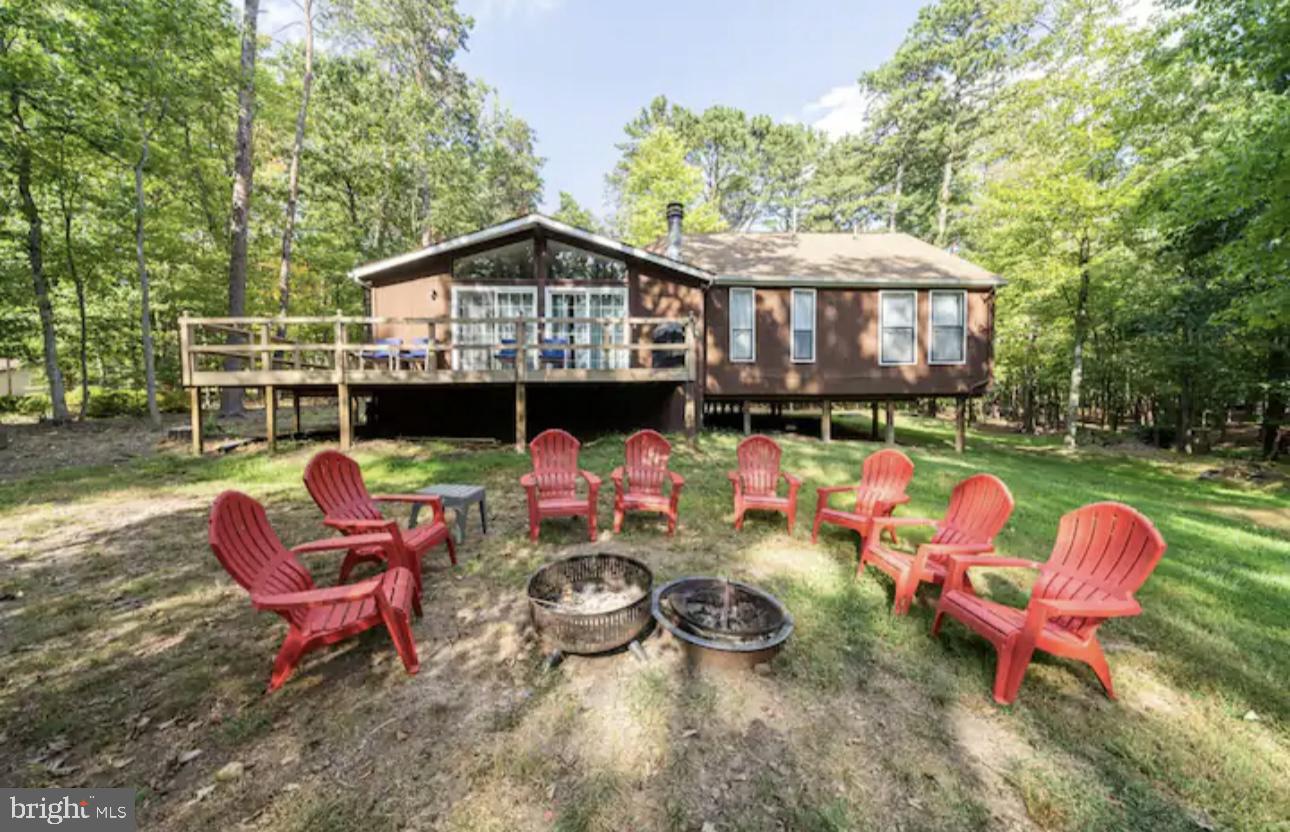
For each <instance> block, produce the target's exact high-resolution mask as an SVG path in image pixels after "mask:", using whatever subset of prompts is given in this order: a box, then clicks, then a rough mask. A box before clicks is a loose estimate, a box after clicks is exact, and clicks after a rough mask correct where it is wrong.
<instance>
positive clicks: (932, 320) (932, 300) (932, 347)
mask: <svg viewBox="0 0 1290 832" xmlns="http://www.w3.org/2000/svg"><path fill="white" fill-rule="evenodd" d="M937 295H959V296H960V297H961V298H962V299H963V301H962V304H961V305H960V306H959V310H960V311H961V312H962V314H963V320H962V323H961V324H960V325H959V328H960V329H962V330H963V346H962V351H961V352H960V353H959V355H960V356H962V358H960V359H959V360H958V361H945V360H938V359H936V358H934V357H933V356H934V353H935V352H936V314H935V312H934V310H935V308H936V296H937ZM967 304H968V299H967V292H966V291H964V290H962V289H933V290H932V291H930V292H928V293H927V333H928V339H927V363H928V364H932V365H939V366H951V367H952V366H958V365H962V364H966V363H967V333H968V306H967Z"/></svg>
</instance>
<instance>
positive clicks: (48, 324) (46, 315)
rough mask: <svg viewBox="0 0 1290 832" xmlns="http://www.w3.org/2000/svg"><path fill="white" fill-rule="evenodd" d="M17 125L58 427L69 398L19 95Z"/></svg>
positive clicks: (30, 251)
mask: <svg viewBox="0 0 1290 832" xmlns="http://www.w3.org/2000/svg"><path fill="white" fill-rule="evenodd" d="M9 101H10V105H11V107H12V114H13V119H14V122H15V123H16V124H17V127H18V132H19V133H21V134H23V135H20V136H19V137H18V141H17V142H15V159H14V167H15V168H16V169H17V172H18V195H19V197H20V198H21V200H22V208H21V210H22V214H23V217H24V218H25V219H26V220H27V262H28V263H29V264H30V266H31V284H32V288H33V289H35V292H36V309H37V310H38V311H39V313H40V330H41V335H42V336H43V339H44V350H45V377H46V378H48V379H49V403H50V407H51V409H52V411H53V417H54V422H55V424H62V423H63V422H66V421H67V397H66V396H65V395H64V391H63V373H62V371H61V370H59V369H58V338H57V334H56V332H55V330H54V307H53V305H52V304H51V303H50V301H49V283H48V281H46V279H45V260H44V252H43V228H42V224H41V219H40V209H39V208H38V207H37V206H36V199H35V197H33V196H32V194H31V147H30V146H29V145H28V144H27V136H26V135H25V134H26V132H27V130H26V127H25V126H24V125H23V123H22V111H21V110H20V105H19V100H18V93H17V92H13V93H11V94H10V96H9Z"/></svg>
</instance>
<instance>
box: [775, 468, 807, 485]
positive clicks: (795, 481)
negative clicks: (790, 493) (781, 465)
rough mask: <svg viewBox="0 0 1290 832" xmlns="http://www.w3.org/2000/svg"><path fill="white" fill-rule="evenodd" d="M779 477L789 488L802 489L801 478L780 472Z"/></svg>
mask: <svg viewBox="0 0 1290 832" xmlns="http://www.w3.org/2000/svg"><path fill="white" fill-rule="evenodd" d="M779 475H780V476H781V477H783V478H784V482H786V483H788V484H789V486H790V487H792V488H801V487H802V478H801V477H795V476H793V475H792V474H790V473H788V472H787V471H780V472H779Z"/></svg>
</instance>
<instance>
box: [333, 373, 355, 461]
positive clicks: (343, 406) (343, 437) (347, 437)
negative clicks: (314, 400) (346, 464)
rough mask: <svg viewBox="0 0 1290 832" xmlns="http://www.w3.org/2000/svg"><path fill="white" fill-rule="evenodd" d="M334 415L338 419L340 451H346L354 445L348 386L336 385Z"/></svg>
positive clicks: (352, 413) (352, 415)
mask: <svg viewBox="0 0 1290 832" xmlns="http://www.w3.org/2000/svg"><path fill="white" fill-rule="evenodd" d="M336 413H337V415H338V416H339V417H340V449H341V450H342V451H348V450H349V449H350V448H351V447H353V445H354V411H353V409H352V408H351V406H350V400H349V385H348V384H345V383H344V382H342V383H340V384H337V385H336Z"/></svg>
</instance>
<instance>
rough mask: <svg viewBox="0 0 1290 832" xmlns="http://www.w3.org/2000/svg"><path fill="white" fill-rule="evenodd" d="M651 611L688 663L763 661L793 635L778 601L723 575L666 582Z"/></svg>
mask: <svg viewBox="0 0 1290 832" xmlns="http://www.w3.org/2000/svg"><path fill="white" fill-rule="evenodd" d="M651 612H652V613H653V615H654V619H655V620H656V621H657V622H658V623H659V625H660V626H662V627H663V629H665V630H667V631H668V632H669V633H671V634H672V635H673V636H675V637H676V638H677V639H678V640H679V641H680V642H681V643H682V645H684V648H685V654H686V658H687V660H688V661H689V663H690V665H691V666H692V667H695V666H700V667H730V668H749V667H752V666H753V665H757V664H761V663H763V662H768V661H770V660H771V659H772V658H774V657H775V655H776V654H777V653H779V651H780V649H781V648H782V647H783V646H784V642H785V641H787V640H788V637H789V636H790V635H792V633H793V616H791V615H789V613H788V610H787V609H785V608H784V605H783V604H781V603H780V602H779V599H777V598H776V597H775V596H773V595H771V594H769V593H767V592H764V591H762V590H760V589H758V588H757V587H754V586H749V585H748V584H744V583H740V582H738V581H727V580H725V579H723V578H706V577H702V578H679V579H677V580H675V581H670V582H669V583H666V584H664V585H663V586H661V587H659V588H658V590H657V591H655V593H654V600H653V602H652V604H651Z"/></svg>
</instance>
